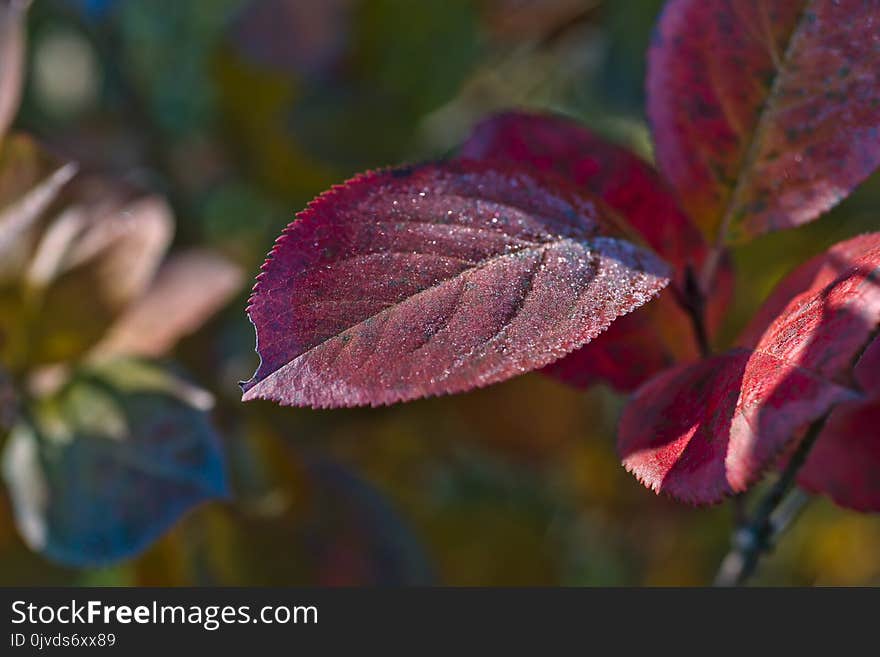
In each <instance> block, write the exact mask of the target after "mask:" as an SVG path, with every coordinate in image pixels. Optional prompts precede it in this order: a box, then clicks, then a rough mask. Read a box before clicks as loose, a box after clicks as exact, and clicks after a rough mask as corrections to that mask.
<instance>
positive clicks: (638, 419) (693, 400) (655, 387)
mask: <svg viewBox="0 0 880 657" xmlns="http://www.w3.org/2000/svg"><path fill="white" fill-rule="evenodd" d="M859 239H860V240H861V241H860V242H859V244H861V246H862V247H863V249H862V251H861V253H859V254H858V255H855V253H854V252H852V251H853V248H852V245H851V244H847V243H845V244H844V245H842V246H841V247H838V249H837V252H841V251H847V250H850V251H851V255H852V258H851V259H850V261H849V263H848V264H847V265H846V266H845V267H844V268H843V269H842V271H841V273H839V274H838V275H837V277H836V278H834V279H833V280H832V281H831V282H830V283H826V285H825V286H823V287H821V288H819V289H815V288H813V289H808V290H807V291H805V292H803V293H801V294H799V295H797V296H795V297H794V298H793V299H791V301H790V302H789V303H788V304H786V305H785V307H784V309H783V310H782V312H781V313H780V314H779V316H778V317H777V318H776V319H775V320H774V321H773V322H772V324H771V325H770V326H769V327H768V328H767V329H766V330H764V331H763V333H762V334H761V336H760V339H758V340H757V341H756V342H755V343H754V350H750V349H746V348H741V349H736V350H734V351H731V352H728V353H727V354H724V355H721V356H717V357H715V358H712V359H709V360H705V361H702V362H699V363H696V364H694V365H686V366H682V367H679V368H677V369H674V370H671V371H669V372H667V373H664V374H661V375H659V376H658V377H656V378H654V379H652V380H651V381H650V382H649V383H647V384H646V385H645V386H644V387H642V388H641V389H640V390H639V391H638V392H637V393H636V394H635V395H634V397H633V399H632V401H631V402H630V404H629V405H628V406H627V408H626V410H625V411H624V416H623V419H622V422H621V426H620V435H619V439H620V450H621V453H622V455H623V459H624V464H625V466H626V467H627V469H629V470H631V471H632V472H634V473H635V474H636V476H637V477H638V478H639V479H640V480H641V481H643V482H644V483H645V484H646V485H649V486H651V487H652V488H654V489H655V490H657V491H664V492H667V493H669V494H670V495H673V496H675V497H678V498H680V499H683V500H687V501H691V502H696V503H708V502H714V501H717V500H719V499H721V498H722V497H723V496H724V495H727V494H731V493H734V492H739V491H742V490H745V489H746V488H747V487H748V486H749V485H750V484H751V483H752V482H753V481H754V480H755V479H756V478H757V477H758V476H759V475H760V474H761V473H762V472H763V471H764V470H765V469H766V468H767V467H769V466H770V465H772V464H773V462H774V460H775V458H776V456H777V455H778V454H779V453H781V452H782V451H783V450H785V449H786V448H787V447H788V446H790V445H791V444H792V443H793V442H794V441H796V440H797V439H798V437H799V436H800V435H801V432H802V430H803V429H805V428H806V427H807V425H809V424H810V423H812V422H814V421H816V420H817V419H819V418H821V417H822V416H824V415H825V414H826V413H827V412H828V411H829V410H831V408H832V407H833V406H834V405H835V404H837V403H839V402H843V401H852V400H858V399H861V398H862V395H861V393H860V392H858V391H856V390H853V389H851V388H849V387H845V386H842V385H840V384H839V383H837V381H840V380H842V379H843V377H844V376H845V375H846V374H847V373H848V372H849V370H850V368H851V367H852V363H853V361H854V359H855V358H856V356H857V355H858V354H859V352H860V351H861V350H862V349H863V347H864V346H865V345H866V344H867V343H868V341H869V339H870V338H871V335H872V333H873V332H874V331H875V329H876V327H877V325H878V323H880V286H878V284H877V281H876V278H877V273H878V268H880V234H875V235H874V236H873V237H870V236H865V237H863V238H859ZM832 252H834V249H832ZM795 278H796V279H797V280H802V279H803V278H804V277H803V276H802V274H800V273H798V272H795ZM787 285H788V284H787V282H786V281H783V283H782V284H781V287H786V286H787ZM772 300H773V295H771V302H772ZM866 355H868V356H869V357H870V358H873V356H874V352H873V350H871V351H870V352H869V353H867V354H866ZM863 376H864V375H863Z"/></svg>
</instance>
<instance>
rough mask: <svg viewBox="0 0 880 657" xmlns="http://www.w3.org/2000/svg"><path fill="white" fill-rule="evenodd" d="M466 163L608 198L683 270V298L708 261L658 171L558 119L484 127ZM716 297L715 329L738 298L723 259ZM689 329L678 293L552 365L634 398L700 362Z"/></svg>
mask: <svg viewBox="0 0 880 657" xmlns="http://www.w3.org/2000/svg"><path fill="white" fill-rule="evenodd" d="M461 155H462V156H463V157H473V158H487V159H497V160H505V161H508V162H516V163H522V164H528V165H530V166H532V167H535V168H536V169H539V170H541V171H550V172H554V173H558V174H560V175H562V176H564V177H565V178H567V179H568V180H570V181H572V182H574V183H576V184H577V185H578V186H580V187H583V188H584V189H586V190H588V191H589V192H592V193H594V194H596V195H597V196H599V197H601V198H602V200H603V201H605V202H606V203H607V204H608V205H610V206H611V207H612V208H614V209H615V210H617V211H618V212H620V213H621V214H622V215H623V217H624V218H625V219H626V220H627V222H628V223H629V224H630V226H632V227H633V228H634V229H635V230H636V231H637V232H638V233H639V234H640V235H641V236H642V237H643V238H644V240H645V241H646V242H647V243H648V244H649V245H650V246H651V247H652V248H653V249H654V250H655V251H656V252H657V253H659V254H660V255H661V256H663V257H664V258H665V259H666V260H667V261H669V262H670V263H672V264H673V265H674V266H675V268H676V273H675V282H674V285H676V287H677V288H678V291H679V293H680V292H681V291H682V290H684V288H685V285H684V279H685V276H686V270H687V268H688V267H690V268H691V271H692V272H694V273H695V274H696V273H697V272H699V271H700V270H701V269H702V266H703V262H704V260H705V258H706V255H707V251H708V249H707V247H706V243H705V241H704V239H703V236H702V234H701V233H700V231H699V230H698V229H697V228H696V227H695V226H694V225H693V224H692V223H691V221H690V220H689V219H688V218H687V217H686V216H685V215H684V214H683V213H682V212H681V210H680V209H679V208H678V205H677V203H676V201H675V199H674V198H673V197H672V195H671V194H670V193H669V191H668V190H667V189H666V187H665V186H664V184H663V182H662V181H661V180H660V179H659V177H658V176H657V174H656V173H655V172H654V170H653V168H652V167H651V166H650V165H649V164H648V163H646V162H644V161H643V160H641V159H640V158H638V157H636V156H635V155H633V154H632V153H630V152H629V151H627V150H626V149H624V148H621V147H620V146H616V145H614V144H611V143H609V142H606V141H605V140H603V139H601V138H599V137H597V136H596V135H594V134H592V133H591V132H590V131H588V130H587V129H586V128H584V127H582V126H580V125H578V124H577V123H575V122H573V121H570V120H568V119H564V118H562V117H557V116H552V115H546V114H545V115H540V114H529V113H526V112H506V113H503V114H498V115H496V116H494V117H491V118H489V119H487V120H486V121H484V122H482V123H481V124H479V125H478V126H477V127H476V128H475V129H474V131H473V133H472V134H471V136H470V137H469V138H468V139H467V141H466V142H465V143H464V145H463V146H462V147H461ZM714 288H715V289H714V290H713V293H712V294H711V296H710V302H709V308H708V309H707V310H708V315H709V320H710V321H709V323H710V328H713V329H714V328H717V326H718V325H719V324H720V322H721V320H722V317H723V314H724V311H725V310H726V308H727V306H728V304H729V302H730V299H731V296H732V293H733V273H732V270H731V267H730V262H729V260H728V259H727V258H724V260H723V265H722V268H721V270H720V272H719V273H718V277H717V278H716V281H715V285H714ZM691 335H692V333H691V327H690V321H689V319H688V317H687V315H686V314H685V312H684V311H683V310H682V308H681V307H680V306H679V305H678V303H677V300H676V296H675V294H673V292H672V291H667V292H665V293H664V294H663V295H661V297H660V299H658V301H657V302H655V303H652V304H650V305H648V306H646V307H644V308H643V309H641V310H639V311H638V312H637V313H634V314H632V315H630V316H627V317H624V318H622V319H620V320H619V321H617V322H615V324H614V325H613V326H612V327H611V328H610V329H609V330H608V331H607V332H606V333H605V334H603V335H602V336H601V337H599V338H598V339H596V340H594V341H593V342H591V343H589V344H587V345H585V346H584V347H582V348H581V349H579V350H577V351H575V352H573V353H572V354H570V355H569V356H567V357H566V358H564V359H562V360H560V361H557V362H556V363H553V364H552V365H550V366H549V367H548V368H547V369H546V370H545V371H546V372H547V373H548V374H550V375H551V376H554V377H556V378H558V379H560V380H561V381H563V382H565V383H568V384H569V385H574V386H577V387H587V386H589V385H591V384H593V383H596V382H598V381H602V380H604V381H607V382H609V383H610V384H611V385H612V386H614V387H615V388H617V389H618V390H621V391H631V390H633V389H635V388H636V387H637V386H638V385H640V384H641V383H643V382H644V381H646V380H647V379H648V378H650V377H651V376H653V375H654V374H657V373H658V372H660V371H662V370H663V369H665V368H666V367H668V366H669V365H671V364H672V363H674V362H677V361H681V360H690V359H693V358H696V357H697V356H698V352H697V349H696V345H695V344H694V340H693V338H692V337H691Z"/></svg>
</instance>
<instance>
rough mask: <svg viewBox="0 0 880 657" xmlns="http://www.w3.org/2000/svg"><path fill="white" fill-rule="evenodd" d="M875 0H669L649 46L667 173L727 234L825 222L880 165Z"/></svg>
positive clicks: (660, 154) (695, 214) (713, 227)
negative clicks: (822, 219)
mask: <svg viewBox="0 0 880 657" xmlns="http://www.w3.org/2000/svg"><path fill="white" fill-rule="evenodd" d="M878 12H880V2H878V0H867V1H865V0H764V1H762V2H753V1H750V0H669V2H667V4H666V8H665V10H664V12H663V15H662V16H661V18H660V22H659V24H658V27H657V31H656V33H655V39H654V42H653V44H652V46H651V49H650V52H649V57H648V82H647V88H648V114H649V117H650V119H651V124H652V129H653V134H654V141H655V144H656V152H657V161H658V163H659V166H660V170H661V171H662V173H663V174H664V175H665V176H666V178H667V179H668V180H669V181H670V183H671V184H672V186H673V188H675V190H676V191H677V193H678V195H679V199H680V200H681V202H682V204H683V205H684V207H685V209H686V210H687V211H688V212H689V213H690V214H691V216H692V218H693V219H694V220H695V221H697V222H698V223H699V224H700V226H702V227H703V228H704V229H705V230H706V231H707V232H709V233H710V234H713V235H715V234H718V233H720V234H721V236H722V237H726V238H727V239H729V240H730V241H741V240H742V239H744V238H748V237H754V236H755V235H758V234H761V233H764V232H767V231H770V230H776V229H781V228H789V227H792V226H797V225H800V224H803V223H806V222H808V221H812V220H813V219H816V218H817V217H818V216H819V215H820V214H822V213H823V212H824V211H826V210H827V209H829V208H830V207H832V206H833V205H834V204H836V203H837V202H838V201H840V200H841V199H842V198H844V197H845V196H846V195H847V194H848V193H849V192H850V191H851V190H852V189H853V187H855V186H856V185H858V184H859V183H860V182H861V181H862V180H864V179H865V178H866V177H867V176H868V175H869V174H870V173H871V172H872V171H873V170H874V169H876V168H877V166H878V164H880V49H878V48H877V41H876V39H877V25H876V18H877V16H878Z"/></svg>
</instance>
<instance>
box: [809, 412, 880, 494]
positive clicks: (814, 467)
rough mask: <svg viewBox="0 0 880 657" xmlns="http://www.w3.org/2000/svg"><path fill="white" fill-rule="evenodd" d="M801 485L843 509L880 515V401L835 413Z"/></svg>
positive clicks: (817, 444)
mask: <svg viewBox="0 0 880 657" xmlns="http://www.w3.org/2000/svg"><path fill="white" fill-rule="evenodd" d="M798 484H799V485H800V486H802V487H804V488H806V489H807V490H810V491H813V492H814V493H824V494H826V495H828V496H829V497H830V498H831V499H832V500H834V501H835V502H836V503H837V504H839V505H840V506H844V507H847V508H850V509H856V510H857V511H880V397H873V398H872V399H870V400H869V401H867V402H852V403H849V404H841V405H840V406H838V407H837V408H835V409H834V411H832V413H831V416H830V417H829V418H828V422H827V423H826V425H825V428H824V430H823V431H822V434H821V435H820V436H819V440H817V441H816V444H815V445H813V448H812V449H811V450H810V454H809V456H808V457H807V462H806V463H805V464H804V466H803V468H801V470H800V472H799V473H798Z"/></svg>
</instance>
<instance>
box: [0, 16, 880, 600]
mask: <svg viewBox="0 0 880 657" xmlns="http://www.w3.org/2000/svg"><path fill="white" fill-rule="evenodd" d="M661 4H662V3H661V1H660V0H606V1H605V2H601V1H600V0H419V1H417V2H414V1H411V0H212V1H211V2H197V1H195V0H183V1H177V2H165V1H160V2H157V1H156V0H36V2H35V3H34V4H33V6H32V8H31V11H30V19H29V23H28V35H29V46H28V47H29V55H28V57H29V68H28V74H27V82H26V87H25V94H24V99H23V104H22V108H21V111H20V112H19V114H18V117H17V120H16V124H15V128H16V129H18V130H21V131H25V132H28V133H31V134H33V135H35V136H36V137H38V138H39V139H40V140H41V141H43V142H45V143H46V144H48V145H49V147H50V148H51V150H52V151H53V152H55V153H58V154H61V155H63V156H64V157H66V158H69V159H73V160H77V161H79V162H80V163H82V166H83V168H85V169H87V170H89V171H94V172H99V173H101V172H104V173H109V172H112V173H114V174H116V175H117V176H122V177H124V178H127V179H130V180H136V181H137V182H138V184H139V185H141V186H143V187H145V188H147V189H150V190H153V191H154V192H156V193H159V194H163V195H164V196H165V197H166V198H167V199H169V202H170V203H171V205H172V207H173V209H174V212H175V215H176V217H177V223H178V228H177V234H176V238H175V248H176V249H180V248H182V247H188V246H199V247H209V248H211V249H213V250H215V251H219V252H221V253H224V254H225V255H226V256H227V257H229V258H231V259H232V260H234V261H235V262H237V263H239V264H240V265H241V266H242V267H243V268H244V270H245V271H247V272H248V273H249V274H251V273H253V274H255V273H256V271H257V269H258V267H259V264H260V262H261V261H262V260H263V258H264V256H265V253H266V252H267V251H268V250H269V248H270V246H271V244H272V241H273V240H274V238H275V237H276V235H277V234H278V233H279V232H280V231H281V229H282V228H283V226H284V225H285V224H286V223H287V222H288V221H290V220H291V219H292V217H293V215H294V213H295V212H296V211H297V210H299V209H301V208H302V207H303V206H304V205H305V204H306V203H307V202H308V201H309V200H310V199H311V198H312V197H313V196H315V195H316V194H317V193H319V192H321V191H322V190H323V189H325V188H327V187H328V186H329V185H331V184H333V183H335V182H339V181H341V180H344V179H345V178H347V177H349V176H350V175H352V174H353V173H355V172H357V171H360V170H363V169H366V168H370V167H376V166H382V165H386V164H391V163H396V162H401V161H414V160H420V159H424V158H431V157H437V156H441V155H444V154H446V153H449V152H452V151H453V150H454V148H455V147H456V145H457V144H458V143H459V142H460V141H461V139H462V137H463V136H464V135H465V134H466V132H467V131H468V130H469V128H470V127H471V126H472V124H473V123H474V122H476V121H477V120H479V119H480V118H482V117H483V116H485V115H486V114H488V113H490V112H492V111H493V110H496V109H501V108H509V107H514V106H521V107H529V108H537V109H549V110H553V111H556V112H561V113H563V114H566V115H570V116H573V117H575V118H578V119H580V120H582V121H583V122H585V123H586V124H587V125H588V126H590V127H591V128H593V129H594V130H596V131H598V132H600V133H602V134H605V135H606V136H608V137H609V138H611V139H613V140H615V141H618V142H621V143H625V144H627V145H630V146H632V147H633V148H635V149H636V150H637V151H638V152H639V153H641V154H642V155H644V156H645V157H649V158H650V155H651V153H650V139H649V136H648V131H647V128H646V125H645V120H644V112H643V105H644V92H643V80H644V55H645V49H646V45H647V42H648V39H649V35H650V29H651V26H652V25H653V23H654V20H655V17H656V14H657V12H658V10H659V8H660V6H661ZM878 210H880V179H878V177H877V176H875V177H874V178H873V179H871V180H870V181H869V182H868V183H866V184H865V185H864V186H863V187H862V188H861V189H860V190H859V191H858V192H857V193H856V194H854V195H853V196H852V197H851V198H850V199H849V200H847V201H846V202H845V203H844V204H843V205H841V206H840V207H839V208H837V209H836V210H835V211H834V212H833V213H832V214H831V215H830V216H827V217H825V218H823V219H821V220H820V221H818V222H816V223H814V224H811V225H809V226H807V227H805V228H802V229H799V230H796V231H788V232H785V233H778V234H774V235H770V236H767V237H764V238H762V239H759V240H757V241H755V242H753V243H751V244H749V245H748V246H746V247H744V248H741V249H740V250H738V251H737V252H736V253H735V260H736V265H737V296H736V302H735V307H734V310H733V312H732V314H731V316H730V318H729V321H728V322H727V325H726V327H725V329H724V334H723V336H722V337H724V338H728V339H729V338H731V337H732V336H733V335H735V333H736V331H737V330H738V329H739V328H740V327H741V326H742V325H743V323H744V322H745V321H746V320H747V319H748V316H749V313H750V312H752V311H753V310H754V308H755V307H756V305H757V304H758V303H759V302H760V300H761V299H762V298H763V297H764V296H765V295H766V294H767V293H768V292H769V290H770V288H771V287H772V285H773V284H774V283H775V281H777V280H778V279H779V277H780V276H781V275H782V274H783V273H785V272H786V271H788V270H789V269H790V268H791V267H793V266H794V265H795V264H797V263H799V262H801V261H802V260H804V259H805V258H807V257H808V256H810V255H812V254H814V253H817V252H819V251H820V250H823V249H824V248H826V247H827V246H828V245H829V244H831V243H833V242H835V241H838V240H840V239H842V238H845V237H847V236H851V235H854V234H857V233H859V232H863V231H865V230H869V229H876V225H877V219H878ZM195 293H196V292H194V294H195ZM245 301H246V290H245V291H242V293H241V295H240V296H239V298H237V299H236V300H234V301H233V302H232V303H230V304H229V306H228V307H227V309H226V310H225V311H224V312H222V313H221V314H220V315H218V316H217V317H216V318H215V319H214V320H212V321H211V322H210V323H209V324H208V325H207V326H206V327H205V328H204V329H203V330H201V331H200V332H198V333H197V334H195V335H193V336H191V337H188V338H186V339H185V340H183V342H181V343H180V344H179V345H178V346H177V348H176V350H175V357H176V360H177V361H178V362H181V363H183V365H184V366H185V367H186V369H187V371H188V372H190V373H191V375H192V378H193V379H194V380H197V381H198V382H199V383H200V384H201V385H204V386H205V387H207V388H208V389H210V391H211V392H212V393H213V394H214V395H215V396H216V398H217V401H218V403H217V406H216V408H215V410H214V423H215V426H216V427H217V430H218V432H219V433H220V435H221V436H222V440H223V445H224V451H225V456H226V462H227V468H228V471H229V478H230V481H231V488H232V490H233V499H232V501H230V502H212V503H208V504H205V505H202V506H199V507H198V508H197V509H196V510H195V511H193V512H192V513H190V514H188V515H187V516H186V517H185V518H184V519H183V520H182V521H180V522H178V523H177V524H176V525H175V526H174V528H173V529H172V531H170V533H167V534H166V535H165V536H164V537H162V538H161V539H159V540H158V542H156V543H155V544H153V546H152V547H150V548H149V549H148V550H147V551H146V552H145V553H143V554H142V555H141V556H139V557H138V558H136V559H134V560H129V561H124V562H122V563H119V564H118V565H114V566H110V567H104V568H99V569H88V568H87V569H80V570H73V569H67V568H62V567H59V566H56V565H53V564H52V563H51V562H50V561H48V560H46V559H45V558H44V557H41V556H39V555H37V554H34V553H33V552H31V551H30V550H29V549H28V548H27V547H26V546H25V545H24V544H23V543H22V541H21V538H19V536H18V534H17V532H16V530H15V528H14V524H13V521H12V515H11V502H10V500H8V499H5V500H2V502H3V503H2V504H0V583H2V584H55V583H61V584H66V583H70V584H74V583H76V584H154V585H158V584H168V585H177V584H199V585H201V584H229V585H250V584H263V585H307V584H365V583H380V584H411V583H441V584H454V585H459V584H471V585H515V584H563V585H625V584H646V585H663V584H683V585H690V584H704V583H707V582H709V581H711V578H712V575H713V573H714V571H715V569H716V567H717V565H718V563H719V561H720V559H721V557H722V555H723V554H724V553H725V552H726V550H727V546H728V541H729V532H730V529H731V512H730V509H729V508H727V507H726V506H720V507H716V508H711V509H692V508H689V507H686V506H680V505H678V504H675V503H673V502H671V501H669V500H666V499H663V498H658V497H656V496H655V495H654V494H653V493H651V492H650V491H647V490H646V489H644V488H643V487H642V486H641V485H639V484H638V483H637V482H636V481H635V479H634V478H633V477H631V476H630V475H628V474H627V473H626V472H625V471H624V470H623V468H622V467H621V466H620V463H619V459H618V458H617V456H616V454H615V448H614V425H615V422H616V417H617V414H618V412H619V410H620V408H621V406H622V403H623V399H622V398H621V397H620V396H619V395H617V394H615V393H613V392H612V391H610V390H608V389H606V388H603V387H596V388H593V389H591V390H589V391H588V392H587V393H586V394H584V393H580V392H578V391H575V390H572V389H568V388H566V387H564V386H562V385H560V384H558V383H556V382H555V381H552V380H550V379H548V378H545V377H543V376H542V375H540V374H529V375H527V376H524V377H521V378H519V379H515V380H512V381H509V382H507V383H504V384H502V385H497V386H495V387H492V388H489V389H485V390H478V391H475V392H473V393H469V394H466V395H459V396H455V397H448V398H441V399H431V400H424V401H418V402H414V403H410V404H407V405H398V406H395V407H391V408H383V409H376V410H367V409H353V410H337V411H311V410H305V409H287V408H276V407H275V406H273V405H271V404H268V403H253V404H249V405H242V404H241V403H240V401H239V391H238V388H237V386H236V382H237V381H238V380H240V379H246V378H247V377H248V376H250V374H251V372H252V371H253V370H254V368H255V366H256V362H257V358H256V355H255V354H254V352H253V331H252V328H251V327H250V325H249V323H248V321H247V318H246V316H245V314H244V305H245ZM3 495H5V496H7V497H8V494H7V493H6V492H4V493H3ZM757 582H759V583H763V584H773V585H776V584H842V585H849V584H872V583H873V584H880V518H878V517H876V516H868V515H860V514H857V513H853V512H849V511H844V510H841V509H838V508H835V507H834V506H832V505H831V504H830V503H829V502H827V501H826V500H815V501H814V502H813V503H812V504H811V505H810V506H809V507H808V509H807V511H806V512H805V515H804V517H803V518H802V520H801V521H800V522H799V523H798V524H797V525H796V528H795V529H794V530H793V531H792V532H791V533H790V534H789V535H788V536H787V537H786V538H785V539H784V541H783V542H782V544H781V545H780V546H779V548H778V549H777V551H776V552H775V553H774V554H773V555H772V556H771V557H769V558H768V559H767V560H766V563H765V564H764V566H763V568H762V570H761V572H760V576H759V577H758V579H757Z"/></svg>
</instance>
